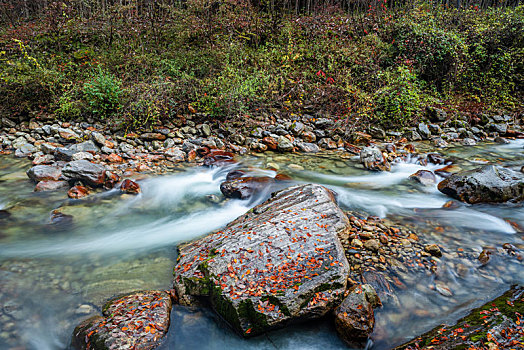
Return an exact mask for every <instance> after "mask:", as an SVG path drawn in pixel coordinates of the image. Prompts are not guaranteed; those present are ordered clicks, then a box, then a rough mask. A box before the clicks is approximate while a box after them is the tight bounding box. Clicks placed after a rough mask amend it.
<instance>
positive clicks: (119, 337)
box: [72, 291, 172, 350]
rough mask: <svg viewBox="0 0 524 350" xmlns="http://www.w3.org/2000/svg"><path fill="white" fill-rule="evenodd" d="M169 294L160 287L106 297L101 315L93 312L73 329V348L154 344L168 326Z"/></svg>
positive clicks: (149, 346)
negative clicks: (91, 315)
mask: <svg viewBox="0 0 524 350" xmlns="http://www.w3.org/2000/svg"><path fill="white" fill-rule="evenodd" d="M171 307H172V301H171V295H170V293H168V292H163V291H146V292H136V293H133V294H128V295H125V296H122V297H118V298H114V299H111V300H110V301H108V302H107V303H106V304H105V305H104V307H103V309H102V313H103V315H104V316H103V317H102V316H93V317H91V318H89V319H87V320H85V321H84V322H82V323H81V324H80V325H78V326H77V327H76V328H75V330H74V331H73V339H72V346H73V348H75V349H81V350H85V349H91V350H108V349H141V350H148V349H154V348H156V347H157V346H158V345H159V344H160V342H161V340H162V338H163V337H164V336H165V335H166V334H167V330H168V328H169V316H170V313H171Z"/></svg>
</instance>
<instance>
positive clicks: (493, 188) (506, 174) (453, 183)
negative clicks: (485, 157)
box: [438, 165, 524, 204]
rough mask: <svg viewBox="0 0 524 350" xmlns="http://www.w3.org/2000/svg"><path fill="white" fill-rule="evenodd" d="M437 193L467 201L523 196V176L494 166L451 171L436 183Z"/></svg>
mask: <svg viewBox="0 0 524 350" xmlns="http://www.w3.org/2000/svg"><path fill="white" fill-rule="evenodd" d="M438 189H439V191H440V192H442V193H444V194H447V195H448V196H451V197H453V198H456V199H459V200H461V201H463V202H467V203H470V204H474V203H497V202H507V201H509V200H514V201H521V200H523V199H524V175H523V174H522V173H520V172H517V171H514V170H511V169H507V168H503V167H500V166H496V165H486V166H483V167H482V168H478V169H473V170H470V171H464V172H460V173H457V174H453V175H451V176H450V177H448V178H447V179H445V180H443V181H441V182H440V183H439V184H438Z"/></svg>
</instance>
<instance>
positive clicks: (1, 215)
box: [0, 209, 11, 220]
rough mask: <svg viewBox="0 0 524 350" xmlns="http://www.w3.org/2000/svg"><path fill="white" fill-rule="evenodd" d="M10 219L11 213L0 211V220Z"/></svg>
mask: <svg viewBox="0 0 524 350" xmlns="http://www.w3.org/2000/svg"><path fill="white" fill-rule="evenodd" d="M9 217H11V213H10V212H8V211H7V210H5V209H0V220H4V219H7V218H9Z"/></svg>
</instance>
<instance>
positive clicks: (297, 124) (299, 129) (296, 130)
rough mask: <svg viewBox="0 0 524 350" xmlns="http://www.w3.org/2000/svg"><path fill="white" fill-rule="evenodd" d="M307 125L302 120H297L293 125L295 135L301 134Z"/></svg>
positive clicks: (292, 130)
mask: <svg viewBox="0 0 524 350" xmlns="http://www.w3.org/2000/svg"><path fill="white" fill-rule="evenodd" d="M305 127H306V126H305V125H304V124H303V123H301V122H295V123H293V124H292V125H291V132H292V133H293V135H295V136H300V134H302V132H303V131H304V129H305Z"/></svg>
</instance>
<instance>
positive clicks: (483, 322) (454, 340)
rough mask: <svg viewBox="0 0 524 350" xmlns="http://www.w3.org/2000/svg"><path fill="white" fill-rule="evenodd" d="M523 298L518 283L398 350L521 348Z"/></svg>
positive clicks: (523, 312) (396, 349)
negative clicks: (465, 314) (451, 322)
mask: <svg viewBox="0 0 524 350" xmlns="http://www.w3.org/2000/svg"><path fill="white" fill-rule="evenodd" d="M523 297H524V287H522V286H514V287H512V288H511V289H510V290H509V291H507V292H506V293H504V294H503V295H502V296H500V297H498V298H496V299H495V300H493V301H490V302H488V303H486V304H485V305H483V306H481V307H480V308H477V309H474V310H472V311H471V312H470V313H469V314H468V315H467V316H466V317H464V318H462V319H460V320H459V321H457V323H456V324H454V325H452V326H448V325H440V326H438V327H435V328H434V329H433V330H431V331H429V332H427V333H425V334H423V335H421V336H419V337H417V338H415V339H413V340H411V341H409V342H407V343H406V344H404V345H401V346H398V347H396V348H395V350H414V349H434V350H448V349H449V350H451V349H521V348H522V342H521V341H522V328H521V322H522V319H521V317H522V314H524V298H523Z"/></svg>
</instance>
